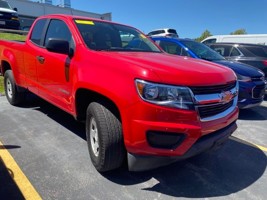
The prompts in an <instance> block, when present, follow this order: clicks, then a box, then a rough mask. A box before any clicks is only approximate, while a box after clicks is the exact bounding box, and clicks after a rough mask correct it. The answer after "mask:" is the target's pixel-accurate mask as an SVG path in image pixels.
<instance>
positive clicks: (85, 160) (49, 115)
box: [0, 97, 267, 200]
mask: <svg viewBox="0 0 267 200" xmlns="http://www.w3.org/2000/svg"><path fill="white" fill-rule="evenodd" d="M266 121H267V101H264V102H263V104H262V105H261V106H259V107H256V108H251V109H247V110H241V111H240V115H239V120H238V130H237V131H236V132H235V133H234V135H233V137H231V138H230V140H229V141H228V142H227V143H226V144H225V145H224V146H223V147H222V148H221V149H219V150H216V151H212V152H207V153H203V154H201V155H199V156H196V157H194V158H191V159H188V160H186V161H181V162H177V163H175V164H173V165H170V166H167V167H163V168H159V169H156V170H152V171H147V172H138V173H137V172H135V173H133V172H129V171H128V170H127V169H126V167H124V168H122V169H120V170H117V171H114V172H110V173H105V174H100V173H98V172H97V171H96V170H95V168H94V167H93V165H92V164H91V161H90V158H89V154H88V149H87V143H86V139H85V129H84V124H82V123H79V122H77V121H75V120H74V119H73V117H72V116H70V115H68V114H66V113H65V112H63V111H61V110H59V109H57V108H56V107H54V106H52V105H50V104H48V103H46V102H44V101H42V100H39V99H36V98H33V99H30V100H29V103H28V104H27V105H25V106H24V107H14V106H11V105H9V103H8V102H7V101H6V98H5V97H0V177H1V179H0V199H24V198H26V199H38V198H42V199H53V200H54V199H105V200H106V199H116V200H117V199H122V200H126V199H154V200H156V199H157V200H161V199H164V200H165V199H188V198H194V199H226V198H227V199H266V191H267V184H266V183H267V172H266V165H267V157H266V155H267V123H266ZM1 143H2V144H1ZM9 154H10V156H11V157H12V158H13V159H14V161H13V160H11V158H10V156H8V155H9ZM7 157H8V158H9V159H6V158H7ZM14 163H15V164H14ZM16 165H17V167H16ZM20 170H21V171H20ZM23 175H25V177H24V176H23ZM11 177H13V178H11Z"/></svg>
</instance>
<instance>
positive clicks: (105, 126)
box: [0, 15, 238, 172]
mask: <svg viewBox="0 0 267 200" xmlns="http://www.w3.org/2000/svg"><path fill="white" fill-rule="evenodd" d="M0 64H1V65H0V69H1V72H2V74H3V75H4V85H5V92H6V97H7V100H8V101H9V103H10V104H12V105H19V104H21V103H22V102H23V100H25V99H24V96H25V92H26V91H30V92H32V93H34V94H36V95H38V96H40V97H41V98H43V99H45V100H47V101H48V102H50V103H52V104H54V105H55V106H57V107H59V108H61V109H63V110H64V111H66V112H68V113H70V114H71V115H73V116H74V117H75V118H76V119H77V120H81V121H85V126H86V134H87V143H88V148H89V154H90V157H91V160H92V163H93V165H94V166H95V168H96V169H97V170H98V171H100V172H104V171H109V170H113V169H116V168H119V167H120V166H121V165H122V164H123V162H124V161H126V160H127V161H128V167H129V170H132V171H139V170H147V169H152V168H155V167H159V166H162V165H167V164H169V163H171V162H174V161H177V160H180V159H185V158H188V157H191V156H193V155H196V154H198V153H201V152H203V151H206V150H209V149H211V148H214V147H217V146H220V145H221V144H222V143H223V142H224V141H226V140H227V139H228V137H229V136H230V135H231V134H232V133H233V132H234V131H235V129H236V127H237V126H236V120H237V117H238V108H237V106H236V104H237V93H238V85H237V84H238V83H237V81H236V77H235V75H234V73H233V71H231V70H230V69H228V68H225V67H223V66H220V65H217V64H212V63H210V62H206V61H200V60H195V59H190V58H186V57H179V56H173V55H169V54H166V53H164V52H163V51H162V50H161V49H160V48H159V47H158V46H157V45H156V44H155V43H153V42H152V41H151V40H150V39H149V38H147V37H146V36H145V35H144V34H143V33H142V32H140V31H138V30H137V29H135V28H133V27H130V26H125V25H122V24H117V23H113V22H109V21H103V20H99V19H91V18H84V17H79V16H67V15H47V16H42V17H39V18H38V19H37V20H36V21H35V22H34V24H33V26H32V28H31V30H30V32H29V34H28V36H27V39H26V42H24V43H21V42H16V41H4V40H2V41H0Z"/></svg>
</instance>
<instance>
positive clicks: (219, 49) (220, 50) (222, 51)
mask: <svg viewBox="0 0 267 200" xmlns="http://www.w3.org/2000/svg"><path fill="white" fill-rule="evenodd" d="M210 47H211V48H212V49H213V50H215V51H217V52H218V53H219V54H221V55H222V56H224V57H228V56H229V55H230V49H231V47H228V46H220V45H216V46H213V45H211V46H210Z"/></svg>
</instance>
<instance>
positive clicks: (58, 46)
mask: <svg viewBox="0 0 267 200" xmlns="http://www.w3.org/2000/svg"><path fill="white" fill-rule="evenodd" d="M46 49H47V50H48V51H51V52H54V53H60V54H66V55H68V56H69V57H72V56H73V50H72V49H70V44H69V42H68V41H67V40H62V39H58V38H49V39H48V43H47V45H46Z"/></svg>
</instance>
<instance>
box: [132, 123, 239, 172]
mask: <svg viewBox="0 0 267 200" xmlns="http://www.w3.org/2000/svg"><path fill="white" fill-rule="evenodd" d="M236 129H237V125H236V122H233V123H231V124H230V125H228V126H226V127H225V128H222V129H220V130H218V131H215V132H213V133H211V134H208V135H204V136H202V137H201V138H199V139H198V140H197V141H196V142H195V144H194V145H193V146H192V147H191V148H190V149H189V150H188V151H187V152H186V153H185V154H183V155H181V156H143V155H137V154H132V153H128V168H129V170H130V171H145V170H151V169H155V168H158V167H161V166H165V165H169V164H171V163H174V162H176V161H179V160H184V159H186V158H190V157H192V156H195V155H197V154H200V153H202V152H204V151H207V150H211V149H214V148H218V147H220V146H222V145H223V144H224V143H225V142H226V141H227V140H228V138H229V136H230V135H231V134H232V133H233V132H234V131H235V130H236Z"/></svg>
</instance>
